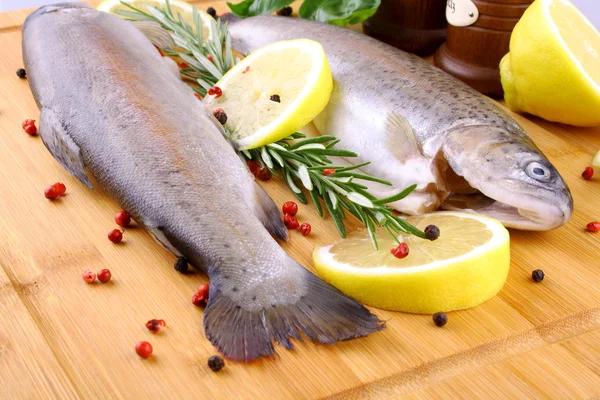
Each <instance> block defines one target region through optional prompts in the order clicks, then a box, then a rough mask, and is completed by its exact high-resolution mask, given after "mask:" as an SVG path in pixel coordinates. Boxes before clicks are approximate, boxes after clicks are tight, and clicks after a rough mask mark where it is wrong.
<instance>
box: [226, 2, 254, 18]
mask: <svg viewBox="0 0 600 400" xmlns="http://www.w3.org/2000/svg"><path fill="white" fill-rule="evenodd" d="M252 3H254V0H244V1H242V2H241V3H237V4H232V3H230V2H227V5H228V6H229V8H230V9H231V13H232V14H233V15H235V16H237V17H241V18H246V17H249V16H250V15H249V14H248V13H249V12H250V6H251V5H252Z"/></svg>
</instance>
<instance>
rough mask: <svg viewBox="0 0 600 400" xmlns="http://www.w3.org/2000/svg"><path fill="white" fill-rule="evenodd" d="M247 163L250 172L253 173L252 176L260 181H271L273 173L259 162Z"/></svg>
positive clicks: (251, 161)
mask: <svg viewBox="0 0 600 400" xmlns="http://www.w3.org/2000/svg"><path fill="white" fill-rule="evenodd" d="M247 163H248V168H249V169H250V172H252V175H254V176H255V177H256V178H257V179H260V180H261V181H268V180H269V179H271V176H272V175H271V171H269V169H268V168H265V167H263V166H262V164H261V163H260V162H259V161H255V160H249V161H248V162H247Z"/></svg>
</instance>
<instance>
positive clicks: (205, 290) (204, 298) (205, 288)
mask: <svg viewBox="0 0 600 400" xmlns="http://www.w3.org/2000/svg"><path fill="white" fill-rule="evenodd" d="M209 292H210V285H209V284H208V283H205V284H203V285H200V287H199V288H198V293H196V294H195V295H194V296H193V297H192V303H193V304H194V305H195V306H197V307H200V306H206V303H207V302H208V294H209Z"/></svg>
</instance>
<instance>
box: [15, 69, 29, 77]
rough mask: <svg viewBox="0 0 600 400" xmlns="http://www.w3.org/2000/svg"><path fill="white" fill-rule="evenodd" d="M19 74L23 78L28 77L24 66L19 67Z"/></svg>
mask: <svg viewBox="0 0 600 400" xmlns="http://www.w3.org/2000/svg"><path fill="white" fill-rule="evenodd" d="M17 76H18V77H19V78H21V79H25V78H26V77H27V72H25V70H24V69H23V68H19V69H18V70H17Z"/></svg>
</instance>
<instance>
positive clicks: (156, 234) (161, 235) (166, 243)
mask: <svg viewBox="0 0 600 400" xmlns="http://www.w3.org/2000/svg"><path fill="white" fill-rule="evenodd" d="M147 229H148V232H150V235H152V237H153V238H154V240H156V241H157V242H158V243H160V244H161V245H162V246H163V247H164V248H165V249H167V250H169V251H170V252H171V253H173V254H175V255H176V256H177V257H181V256H183V254H181V252H180V251H179V250H177V248H176V247H175V246H174V245H173V244H172V243H171V241H170V240H169V239H168V238H167V235H165V231H164V230H163V229H162V228H161V227H160V226H156V227H152V226H147Z"/></svg>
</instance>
